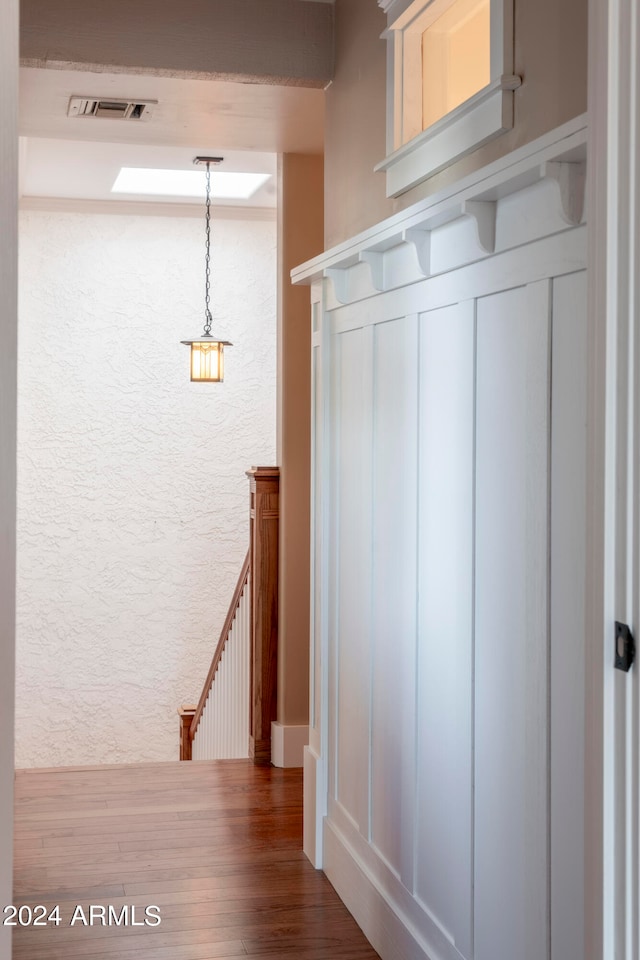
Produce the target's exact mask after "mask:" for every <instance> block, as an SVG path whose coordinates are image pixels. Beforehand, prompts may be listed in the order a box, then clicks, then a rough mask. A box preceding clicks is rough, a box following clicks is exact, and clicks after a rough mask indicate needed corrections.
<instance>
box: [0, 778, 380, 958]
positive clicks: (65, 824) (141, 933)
mask: <svg viewBox="0 0 640 960" xmlns="http://www.w3.org/2000/svg"><path fill="white" fill-rule="evenodd" d="M15 830H16V840H15V892H14V904H15V905H16V906H19V905H28V906H30V907H31V908H35V906H36V905H38V904H42V905H44V906H45V907H46V908H47V911H51V910H52V909H53V908H54V907H55V906H56V905H59V908H60V910H59V912H60V921H61V922H60V923H59V925H56V924H55V923H53V922H52V923H49V924H46V925H45V926H43V927H35V926H25V927H20V926H17V927H15V928H14V931H13V933H14V946H13V960H78V958H82V960H213V958H216V960H224V958H232V957H233V958H236V957H244V956H255V957H256V958H258V960H276V958H299V960H375V958H376V957H377V956H378V955H377V953H375V951H374V950H373V948H372V947H371V946H370V945H369V943H368V942H367V940H366V939H365V937H364V935H363V934H362V932H361V931H360V929H359V928H358V926H357V925H356V923H355V921H354V920H353V918H352V917H351V915H350V914H349V913H348V911H347V909H346V907H345V906H344V905H343V904H342V902H341V900H340V899H339V898H338V896H337V894H336V893H335V891H334V889H333V887H332V886H331V884H330V883H329V881H328V880H327V879H326V877H325V876H324V874H323V873H321V872H319V871H316V870H314V869H313V867H312V866H311V864H310V863H309V861H308V860H307V859H306V857H305V856H304V854H303V853H302V849H301V848H302V776H301V772H300V771H299V770H280V769H276V768H275V767H255V766H254V765H253V764H252V763H251V762H250V761H247V760H226V761H213V762H208V763H164V764H136V765H129V766H101V767H76V768H65V769H57V770H28V771H27V770H25V771H18V773H17V775H16V815H15ZM92 904H93V905H94V907H97V908H99V907H105V908H106V910H105V921H106V920H107V919H108V918H109V909H108V908H109V906H111V907H113V908H114V911H113V913H112V923H111V925H106V924H105V925H102V923H101V912H100V911H99V910H98V911H94V923H93V925H84V924H83V922H82V915H80V914H79V913H77V911H76V922H75V923H74V924H73V925H72V924H71V920H72V918H73V915H74V911H75V908H76V907H77V906H80V907H82V910H83V915H84V916H85V917H86V919H87V922H88V921H89V919H90V906H91V905H92ZM125 905H126V906H127V908H128V909H127V919H128V921H129V925H127V926H125V925H124V924H122V925H120V926H116V925H114V922H113V921H114V920H115V919H120V918H122V919H124V914H123V913H122V908H123V907H124V906H125ZM151 905H154V906H157V907H158V908H159V911H160V917H161V923H160V924H159V925H155V926H151V925H145V923H144V920H145V908H146V907H148V906H151ZM134 908H135V909H134ZM23 918H24V919H28V913H27V911H26V910H24V911H23ZM132 919H133V920H135V921H136V924H135V925H133V924H132V923H131V921H132ZM146 919H148V920H150V921H151V920H153V919H154V918H153V917H152V916H151V917H150V916H147V917H146Z"/></svg>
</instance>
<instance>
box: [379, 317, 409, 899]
mask: <svg viewBox="0 0 640 960" xmlns="http://www.w3.org/2000/svg"><path fill="white" fill-rule="evenodd" d="M417 334H418V321H417V316H415V315H413V316H409V317H403V318H401V319H399V320H394V321H390V322H388V323H382V324H378V325H377V326H376V327H375V350H374V397H373V415H374V445H373V474H374V488H373V523H374V561H373V562H374V568H373V650H372V654H373V658H372V671H373V675H372V696H373V708H372V713H371V737H372V744H371V765H372V769H371V820H372V841H373V843H374V845H375V847H376V848H377V849H378V850H379V851H380V853H381V854H382V856H383V857H384V859H385V860H386V862H387V863H388V865H389V866H390V867H391V869H392V870H393V871H394V872H395V873H396V874H397V875H398V876H399V877H401V879H402V882H403V884H404V885H405V886H406V887H407V888H408V889H409V890H412V889H413V882H414V869H413V867H414V863H413V858H414V837H413V831H412V828H411V825H412V824H413V822H414V802H415V709H416V704H415V700H416V652H417V644H416V583H417V520H418V517H417V466H418V461H417V437H418V336H417Z"/></svg>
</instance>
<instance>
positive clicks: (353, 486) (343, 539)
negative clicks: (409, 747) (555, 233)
mask: <svg viewBox="0 0 640 960" xmlns="http://www.w3.org/2000/svg"><path fill="white" fill-rule="evenodd" d="M337 352H338V355H339V360H338V381H337V396H336V408H335V409H336V416H337V417H338V418H339V420H340V431H339V438H338V449H337V463H336V471H337V476H336V480H337V490H336V501H337V503H336V508H337V511H338V515H339V528H338V533H337V550H338V567H337V569H338V571H339V577H340V582H339V591H338V596H337V604H338V610H337V614H338V617H337V637H336V643H337V650H336V664H337V678H336V684H337V715H336V719H337V730H336V737H337V751H336V759H337V784H336V797H337V799H338V801H339V803H340V804H341V806H342V807H343V809H344V810H345V811H346V812H347V814H348V815H349V816H350V817H351V818H352V819H353V821H354V822H355V823H356V824H357V826H358V828H359V829H360V831H361V832H362V833H363V834H364V835H365V836H366V835H368V831H369V747H368V744H369V703H370V683H369V669H370V668H369V664H370V661H371V650H370V629H371V627H370V609H371V554H372V532H371V510H372V504H371V449H372V419H371V406H372V398H373V386H372V375H373V368H372V329H371V328H368V329H360V330H354V331H352V332H350V333H346V334H343V335H341V336H340V337H338V340H337Z"/></svg>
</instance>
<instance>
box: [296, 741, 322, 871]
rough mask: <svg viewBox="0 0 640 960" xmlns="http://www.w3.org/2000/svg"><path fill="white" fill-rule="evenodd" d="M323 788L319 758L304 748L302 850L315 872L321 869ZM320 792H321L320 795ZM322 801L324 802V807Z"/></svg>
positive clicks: (309, 749) (311, 750)
mask: <svg viewBox="0 0 640 960" xmlns="http://www.w3.org/2000/svg"><path fill="white" fill-rule="evenodd" d="M323 786H324V776H323V768H322V764H321V763H320V757H319V756H318V754H317V753H316V752H315V750H314V749H313V747H310V746H309V747H305V748H304V797H303V804H304V819H303V832H302V849H303V851H304V853H305V855H306V856H307V857H308V858H309V860H310V861H311V863H312V864H313V866H314V867H315V868H316V870H321V869H322V831H323V824H324V816H323V813H324V809H325V807H326V800H325V798H326V790H324V789H323ZM320 791H323V793H322V795H321V794H320ZM323 800H325V803H324V805H323ZM321 811H322V813H321Z"/></svg>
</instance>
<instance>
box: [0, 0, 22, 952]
mask: <svg viewBox="0 0 640 960" xmlns="http://www.w3.org/2000/svg"><path fill="white" fill-rule="evenodd" d="M17 100H18V2H17V0H3V2H2V4H1V5H0V290H1V291H2V297H1V298H0V908H2V907H3V906H4V905H5V904H8V903H11V890H12V864H13V699H14V663H15V660H14V657H15V565H16V546H15V528H16V334H17V326H18V307H17V286H18V265H17V251H18V219H17V218H18V211H17V200H18V165H17V153H18V133H17ZM10 956H11V929H10V928H9V927H2V926H0V960H9V958H10Z"/></svg>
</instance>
